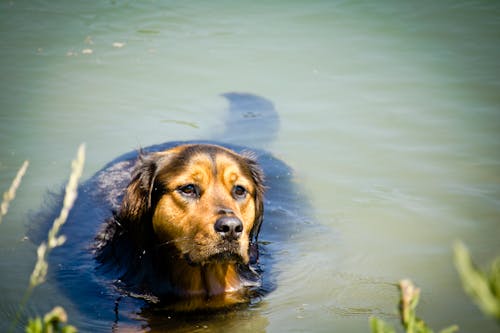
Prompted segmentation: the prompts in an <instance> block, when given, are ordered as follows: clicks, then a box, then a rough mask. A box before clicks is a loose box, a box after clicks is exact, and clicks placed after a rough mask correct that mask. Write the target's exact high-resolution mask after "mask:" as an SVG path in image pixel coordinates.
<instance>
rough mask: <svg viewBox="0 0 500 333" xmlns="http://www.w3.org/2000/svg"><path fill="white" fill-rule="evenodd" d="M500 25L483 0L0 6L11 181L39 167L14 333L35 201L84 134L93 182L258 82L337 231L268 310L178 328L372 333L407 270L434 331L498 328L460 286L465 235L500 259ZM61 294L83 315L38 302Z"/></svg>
mask: <svg viewBox="0 0 500 333" xmlns="http://www.w3.org/2000/svg"><path fill="white" fill-rule="evenodd" d="M499 17H500V5H499V4H497V3H495V2H489V1H440V2H432V1H424V2H418V3H417V2H415V3H412V2H405V3H403V2H400V1H379V2H376V3H375V2H373V3H372V2H366V3H359V2H344V1H308V2H301V1H289V2H282V1H267V2H263V1H259V2H250V1H248V2H241V1H240V2H238V3H235V2H231V1H212V2H203V1H186V2H181V3H177V2H173V1H172V2H170V1H147V2H140V3H136V2H132V1H130V2H127V1H86V2H73V1H71V2H67V1H22V2H21V1H5V2H2V4H1V5H0V22H1V25H0V26H1V29H0V46H1V51H0V71H1V75H2V80H1V81H0V94H1V98H0V189H6V188H7V187H8V186H9V184H10V181H11V179H12V178H13V176H14V175H15V172H16V170H17V168H18V167H19V166H20V165H21V163H22V161H23V160H25V159H29V160H30V162H31V164H30V169H29V170H28V174H27V175H26V177H25V179H24V182H23V184H22V187H21V188H20V190H19V192H18V197H17V199H16V201H14V202H13V204H12V205H11V209H10V211H9V215H8V216H7V217H6V218H5V219H4V221H3V223H2V225H0V230H1V232H0V294H1V295H2V297H1V298H0V318H1V320H0V322H1V324H0V330H4V329H5V327H6V325H8V324H7V323H8V322H10V321H11V320H12V317H13V315H14V313H15V310H16V304H18V302H19V299H20V298H21V295H22V294H23V292H24V289H25V288H26V285H27V283H28V277H29V274H30V272H31V270H32V267H33V263H34V260H35V257H36V254H35V247H34V246H33V245H32V244H30V243H29V242H27V241H23V237H24V234H25V230H26V225H28V224H29V222H30V214H29V212H36V210H37V209H39V207H40V206H41V205H43V202H44V200H45V198H46V196H45V193H46V191H47V190H51V189H52V190H53V189H57V188H58V187H59V186H60V185H61V184H63V183H64V181H65V180H66V178H67V175H68V173H69V161H70V160H71V159H72V158H73V156H74V155H75V152H76V148H77V146H78V144H79V143H81V142H86V144H87V150H88V156H87V161H86V166H85V176H84V177H86V178H88V177H90V176H91V175H92V174H93V173H94V172H95V171H96V170H98V169H99V168H101V167H102V166H103V165H104V164H105V163H107V162H108V161H110V160H111V159H113V158H114V157H116V156H117V155H119V154H121V153H124V152H127V151H130V150H133V149H137V148H138V147H141V146H147V145H151V144H156V143H160V142H164V141H169V140H186V139H198V138H207V137H214V136H216V135H217V134H219V133H221V132H222V131H223V130H224V129H223V124H224V116H225V109H226V108H227V105H226V103H225V101H224V99H223V98H221V97H220V96H219V95H220V94H221V93H224V92H228V91H244V92H251V93H255V94H259V95H262V96H265V97H267V98H269V99H271V100H272V101H273V102H274V104H275V106H276V108H277V110H278V111H279V113H280V116H281V129H280V132H279V134H278V137H277V141H275V142H274V143H273V144H272V145H269V146H268V147H266V149H268V150H270V151H272V152H273V153H274V154H275V155H276V156H278V157H279V158H281V159H283V160H284V161H286V162H287V163H288V164H289V165H291V166H292V167H293V168H294V169H295V171H296V182H297V185H298V186H299V187H300V188H302V190H303V191H304V194H306V195H307V196H308V198H309V199H310V202H311V204H312V206H313V208H314V214H315V220H316V221H317V223H319V224H321V226H322V227H324V228H320V229H318V230H322V232H312V233H308V234H307V235H304V237H298V239H297V240H296V242H298V243H300V245H301V248H305V249H307V251H304V252H303V253H301V254H300V255H298V256H294V257H293V259H294V260H293V261H288V260H283V261H282V262H280V263H279V265H280V267H278V271H279V276H278V277H277V280H278V281H279V283H278V288H277V289H276V291H274V292H273V293H271V294H270V295H268V296H267V297H266V298H265V299H264V300H263V301H262V302H261V303H259V304H257V305H255V306H252V307H250V308H249V309H246V310H241V311H237V312H235V313H230V314H227V315H221V316H217V317H216V318H214V319H213V320H211V321H206V320H200V321H198V322H197V321H196V320H191V321H187V322H181V323H180V324H179V323H177V324H178V325H176V327H179V326H180V327H182V328H183V329H186V330H197V329H198V330H203V331H207V330H212V331H217V330H218V329H221V328H226V329H234V330H236V329H238V330H248V331H268V332H284V331H312V332H332V331H337V332H345V331H351V332H352V331H356V332H368V331H369V327H368V317H369V316H371V315H376V316H379V317H382V318H384V319H387V320H389V321H392V322H393V323H395V324H397V318H396V316H395V315H396V313H397V312H396V304H397V296H398V293H397V289H396V287H395V283H396V282H397V281H398V280H399V279H401V278H404V277H410V278H412V279H413V280H414V281H415V282H416V283H417V284H418V285H419V286H420V287H421V288H422V290H423V295H422V298H423V299H422V302H421V305H420V306H419V311H420V314H421V316H422V317H423V318H425V319H427V321H428V322H429V323H430V325H431V326H432V327H433V328H435V329H440V328H442V327H444V326H446V325H449V324H452V323H456V324H458V325H459V326H460V327H461V331H462V332H470V331H477V329H478V328H480V329H481V331H482V332H495V331H497V330H498V326H496V324H495V323H494V322H493V321H492V320H490V319H487V318H485V317H484V316H483V315H482V314H481V313H480V312H479V310H477V309H476V307H475V306H474V305H473V304H472V303H471V302H470V300H469V299H468V298H467V297H466V296H465V295H464V293H463V291H462V289H461V286H460V281H459V279H458V277H457V274H456V272H455V270H454V268H453V264H452V254H451V244H452V242H453V241H454V240H455V239H458V238H460V239H463V240H464V241H465V242H466V243H467V244H468V245H469V247H470V248H471V250H472V252H473V255H474V257H475V258H476V260H477V261H478V263H479V264H481V265H483V264H486V263H487V262H489V261H490V260H491V259H492V258H493V257H494V256H495V255H499V254H500V241H499V235H500V153H499V152H500V134H499V133H500V94H499V91H500V61H499V60H498V59H500V47H499V45H500V43H499V42H500V19H499ZM256 140H258V134H256ZM1 191H3V190H1ZM325 230H327V231H325ZM68 236H71V235H68ZM282 251H283V253H281V254H280V255H281V256H282V257H286V249H285V248H283V250H282ZM76 303H77V302H76ZM57 304H61V305H63V306H64V307H65V308H66V309H67V310H68V313H69V317H70V321H71V322H72V323H73V324H74V325H76V326H78V325H79V323H85V322H86V321H88V318H87V317H86V314H81V313H79V312H78V307H77V304H74V303H72V302H71V301H70V300H68V299H66V298H65V296H64V294H63V293H62V292H61V291H59V290H57V288H56V286H55V285H54V284H53V283H51V282H50V281H49V282H48V283H46V284H44V285H43V286H42V287H41V288H39V289H37V290H36V292H35V294H34V296H33V298H32V299H31V301H30V303H29V309H28V310H29V313H31V314H36V313H38V314H40V313H44V312H46V311H48V310H49V309H50V308H51V307H52V306H54V305H57ZM96 316H97V315H96ZM95 318H96V317H95ZM95 318H93V319H95ZM168 320H169V319H168V318H167V319H163V321H162V322H161V323H159V324H158V325H160V327H169V326H168V325H169V324H168ZM174 320H175V318H174ZM159 321H161V320H160V319H159ZM96 322H97V323H96V324H95V325H96V326H95V330H96V331H110V330H111V329H112V326H111V325H110V323H107V322H102V323H99V322H98V321H96ZM139 325H140V324H138V326H137V327H134V329H137V328H138V327H139ZM162 325H163V326H162Z"/></svg>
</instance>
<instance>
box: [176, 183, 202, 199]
mask: <svg viewBox="0 0 500 333" xmlns="http://www.w3.org/2000/svg"><path fill="white" fill-rule="evenodd" d="M177 190H178V191H179V192H180V193H181V194H182V195H183V196H185V197H188V198H198V197H199V196H200V188H199V187H198V186H196V185H194V184H188V185H182V186H180V187H179V188H178V189H177Z"/></svg>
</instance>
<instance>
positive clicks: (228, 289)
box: [29, 93, 309, 331]
mask: <svg viewBox="0 0 500 333" xmlns="http://www.w3.org/2000/svg"><path fill="white" fill-rule="evenodd" d="M223 96H224V97H225V98H226V99H227V101H228V102H229V112H228V118H227V120H226V122H225V124H226V126H225V131H223V132H219V133H218V134H217V135H212V136H211V137H212V140H210V141H187V142H175V141H174V142H172V141H168V142H165V143H161V144H158V145H153V146H149V147H145V148H143V149H142V150H141V151H139V152H138V151H131V152H129V153H126V154H123V155H121V156H119V157H117V158H116V159H114V160H112V161H111V162H109V163H108V164H107V165H105V166H104V167H103V168H102V169H101V170H100V171H98V172H96V173H95V174H94V175H93V176H91V177H90V178H89V179H87V180H86V181H84V182H83V183H82V184H80V186H79V188H78V198H77V200H76V202H75V205H74V206H73V208H72V210H71V212H70V214H69V216H68V220H67V223H66V224H65V225H64V226H63V227H62V229H61V234H64V235H66V236H67V241H66V242H65V243H64V245H63V246H61V247H59V248H56V249H54V251H52V252H51V255H50V258H49V260H50V263H49V264H50V267H51V269H50V271H49V272H50V273H51V277H50V281H54V282H55V283H56V284H57V286H58V287H59V289H60V290H61V291H62V292H63V293H62V294H63V295H65V296H67V298H68V302H69V303H68V304H66V305H67V306H65V308H66V307H68V308H74V309H76V310H77V312H78V313H80V314H81V315H82V316H83V318H84V320H81V321H80V322H79V324H78V327H79V328H80V329H81V330H82V331H95V328H96V327H109V326H113V327H118V326H119V325H137V324H138V323H139V324H140V325H143V323H144V321H146V322H147V323H145V324H144V325H146V326H147V327H154V326H157V321H158V320H166V321H167V323H166V324H165V325H166V326H165V327H174V326H175V324H174V323H173V322H172V321H173V320H174V318H177V319H179V318H180V317H182V318H187V317H189V318H192V317H193V315H194V314H193V312H196V313H198V314H199V313H200V312H202V313H205V312H207V311H208V313H210V314H212V313H213V311H214V310H215V312H217V313H218V312H219V310H220V309H224V310H225V309H228V308H234V307H235V306H236V305H238V304H240V305H243V306H244V305H245V304H256V303H258V302H259V300H260V299H261V298H262V297H263V296H265V295H266V294H268V293H269V292H271V291H272V290H274V289H275V288H276V285H277V283H276V279H277V278H278V276H279V274H278V272H277V271H275V270H274V267H275V266H276V263H277V261H283V262H285V261H290V260H292V261H293V260H294V259H293V258H295V256H298V255H299V254H300V250H298V248H297V244H298V243H299V242H297V238H296V235H298V234H300V235H304V233H305V232H304V229H303V228H302V226H303V225H306V224H307V223H304V222H305V221H307V220H308V219H309V217H308V211H309V209H308V201H307V198H305V197H304V196H303V195H302V194H301V191H300V190H299V189H298V188H297V186H296V184H297V183H296V181H295V180H294V179H293V171H292V170H291V168H290V167H289V166H288V165H286V163H284V162H283V161H281V160H280V159H278V158H276V157H274V156H273V155H272V154H271V153H269V152H267V151H265V150H262V149H259V147H264V146H269V144H270V143H271V142H272V141H273V140H274V139H275V137H276V136H277V133H278V130H279V117H278V113H277V112H276V110H275V108H274V105H273V104H272V103H271V102H270V101H269V100H267V99H265V98H262V97H259V96H255V95H251V94H245V93H227V94H224V95H223ZM264 189H265V194H264ZM48 199H49V198H47V200H48ZM53 199H54V201H55V202H54V205H51V206H50V207H48V208H46V209H43V210H42V211H41V212H38V213H37V216H36V220H37V221H38V222H37V223H35V224H36V228H33V229H32V230H31V231H30V233H29V237H30V238H31V239H32V240H33V241H34V242H35V243H37V244H38V243H40V242H41V241H42V240H43V239H44V238H45V237H46V234H47V230H48V228H49V227H50V225H51V223H52V221H53V220H54V218H55V217H57V216H58V213H59V211H60V207H61V206H62V197H61V196H60V195H59V194H56V195H54V196H53ZM69 304H71V305H69ZM63 305H64V304H63ZM157 311H160V312H161V314H160V315H158V313H157ZM164 311H167V313H168V315H165V312H164ZM173 313H175V314H176V315H175V316H174V315H172V314H173ZM181 314H182V315H181ZM184 314H185V315H186V316H187V317H184ZM179 316H180V317H179ZM194 317H195V316H194ZM170 318H171V319H172V320H170ZM182 320H184V319H182ZM182 320H181V321H180V322H179V324H180V325H181V326H182V325H183V321H182Z"/></svg>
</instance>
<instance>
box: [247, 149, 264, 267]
mask: <svg viewBox="0 0 500 333" xmlns="http://www.w3.org/2000/svg"><path fill="white" fill-rule="evenodd" d="M243 156H244V158H245V162H246V164H247V165H248V167H249V169H250V174H251V176H252V180H253V182H254V185H255V193H254V201H255V220H254V223H253V227H252V230H250V248H249V254H250V263H252V264H255V263H256V262H257V260H258V257H259V248H258V236H259V232H260V227H261V225H262V221H263V220H264V192H265V186H264V172H263V171H262V169H261V167H260V166H259V164H258V163H257V160H256V157H255V155H254V154H253V153H251V154H249V153H244V155H243Z"/></svg>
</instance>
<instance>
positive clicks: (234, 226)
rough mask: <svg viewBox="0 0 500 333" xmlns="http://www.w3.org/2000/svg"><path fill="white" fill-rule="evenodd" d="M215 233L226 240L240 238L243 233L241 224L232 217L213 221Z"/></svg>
mask: <svg viewBox="0 0 500 333" xmlns="http://www.w3.org/2000/svg"><path fill="white" fill-rule="evenodd" d="M214 228H215V232H217V233H218V234H219V235H221V236H222V238H225V239H227V240H236V239H238V238H240V236H241V232H242V231H243V223H241V221H240V220H239V219H238V218H236V217H234V216H223V217H221V218H219V219H218V220H217V221H215V225H214Z"/></svg>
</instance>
